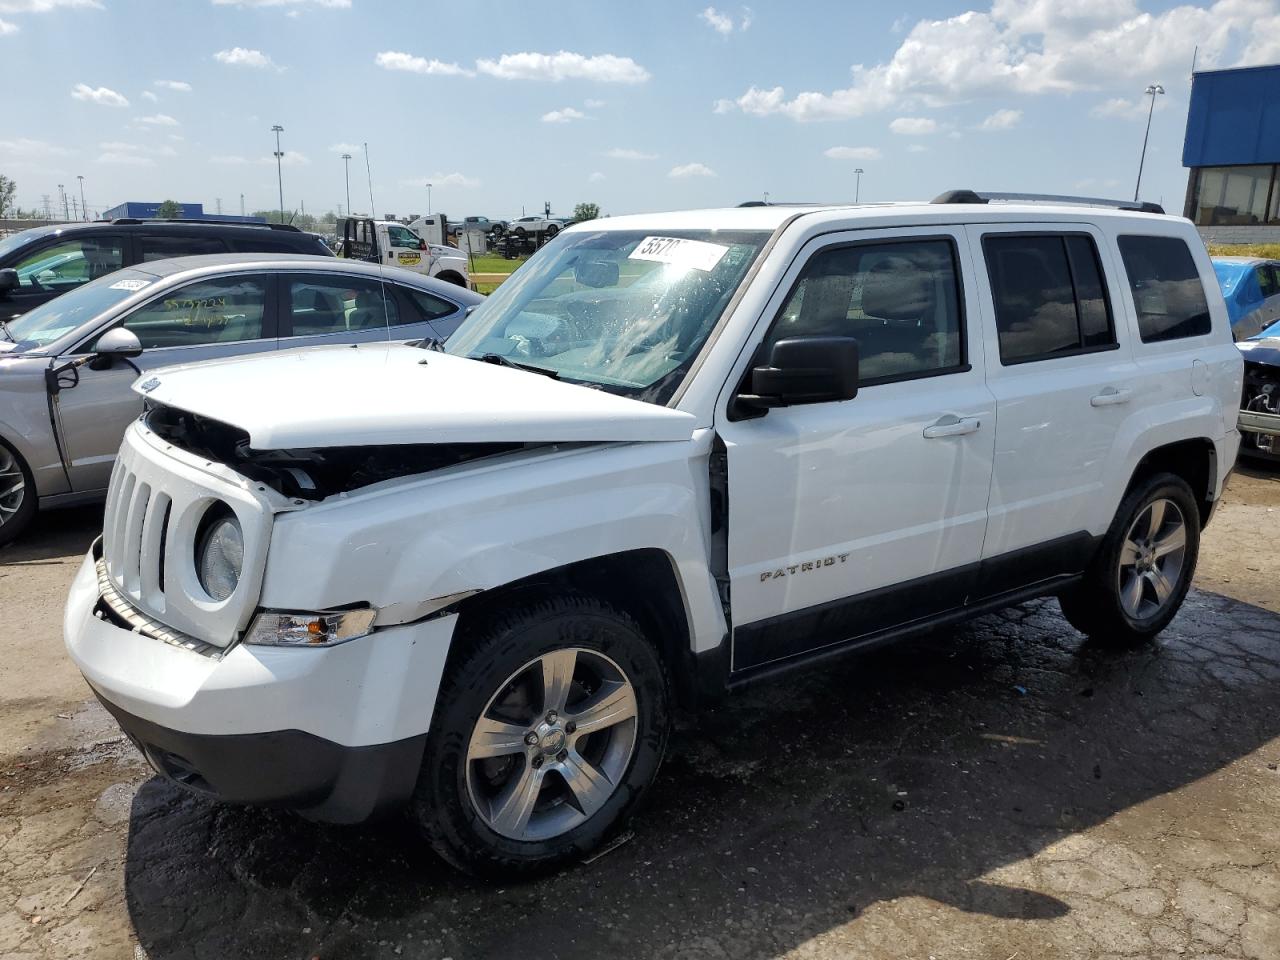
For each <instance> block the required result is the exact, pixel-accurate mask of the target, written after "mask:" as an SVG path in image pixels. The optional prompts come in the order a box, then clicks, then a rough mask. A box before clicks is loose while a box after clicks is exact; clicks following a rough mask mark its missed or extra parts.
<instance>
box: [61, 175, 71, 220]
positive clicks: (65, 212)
mask: <svg viewBox="0 0 1280 960" xmlns="http://www.w3.org/2000/svg"><path fill="white" fill-rule="evenodd" d="M58 196H60V197H61V198H62V219H63V220H70V219H71V210H70V209H69V208H68V207H67V189H66V187H64V186H63V185H62V184H58Z"/></svg>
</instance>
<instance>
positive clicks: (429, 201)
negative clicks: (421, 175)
mask: <svg viewBox="0 0 1280 960" xmlns="http://www.w3.org/2000/svg"><path fill="white" fill-rule="evenodd" d="M427 216H428V217H429V216H431V184H429V183H428V184H427Z"/></svg>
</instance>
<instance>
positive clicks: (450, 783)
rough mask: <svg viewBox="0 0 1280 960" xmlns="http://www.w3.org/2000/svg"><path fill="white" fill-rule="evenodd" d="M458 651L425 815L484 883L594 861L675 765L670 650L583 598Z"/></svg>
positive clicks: (500, 617)
mask: <svg viewBox="0 0 1280 960" xmlns="http://www.w3.org/2000/svg"><path fill="white" fill-rule="evenodd" d="M458 642H462V643H464V644H465V645H464V646H462V648H461V651H460V653H461V655H460V656H458V657H457V658H456V659H455V660H454V662H452V663H451V664H450V666H449V669H448V670H447V672H446V675H445V677H444V679H443V681H442V682H441V684H440V690H439V693H438V695H437V699H436V712H435V717H434V719H433V721H432V725H431V734H430V736H429V737H428V739H427V746H426V750H425V752H424V755H423V762H422V770H421V772H420V774H419V777H418V784H417V787H416V788H415V791H414V796H413V801H412V805H411V811H412V815H413V817H414V819H415V820H416V821H417V823H418V825H419V827H420V828H421V830H422V832H423V833H424V834H425V836H426V838H427V840H428V841H429V842H430V843H431V845H432V847H433V848H434V849H435V850H436V852H437V853H439V854H440V856H441V857H443V858H444V859H445V860H447V861H448V862H449V863H451V864H453V865H454V866H456V867H458V868H459V869H461V870H463V871H464V872H466V873H470V874H473V875H475V876H482V877H491V878H504V879H510V878H512V877H515V876H523V875H529V874H533V873H538V872H542V871H545V870H549V869H552V868H555V867H557V866H560V865H561V864H564V863H566V862H568V861H571V860H575V859H579V858H581V857H582V856H583V855H584V854H585V853H587V852H588V851H589V850H591V849H592V848H594V847H596V846H598V845H599V844H600V843H601V841H602V840H604V839H605V838H606V837H607V836H608V835H609V834H610V833H611V832H612V831H613V830H614V829H615V828H617V827H618V825H620V824H621V823H622V822H623V821H624V820H625V819H626V818H627V817H628V816H629V815H630V814H631V812H632V811H633V810H634V809H635V806H636V804H637V803H638V802H639V800H640V798H641V796H642V794H643V793H644V791H645V789H646V788H647V787H648V786H649V784H650V783H651V782H652V781H653V779H654V776H655V775H656V773H657V770H658V766H659V764H660V763H661V761H662V755H663V752H664V751H665V749H666V743H667V734H668V728H669V726H670V706H669V702H670V695H669V689H668V682H667V676H666V671H665V670H664V669H663V665H662V662H661V660H660V659H659V657H658V654H657V651H656V650H655V649H654V647H653V646H652V645H651V644H650V643H649V642H648V640H646V639H645V636H644V634H643V632H642V631H641V629H640V627H639V625H638V624H637V623H636V622H635V621H634V620H633V619H632V618H631V617H630V616H629V615H627V614H626V613H624V612H622V611H620V610H617V609H615V608H613V607H612V606H610V605H608V604H606V603H604V602H602V601H600V600H596V599H594V598H590V597H582V596H574V595H569V596H558V597H553V598H550V599H547V600H542V601H537V602H532V603H528V604H526V605H523V606H520V607H516V608H513V609H511V610H507V611H503V612H501V613H498V614H497V615H496V616H494V617H492V618H491V619H488V620H487V621H485V622H484V623H482V624H479V625H477V626H476V627H474V628H473V629H472V630H470V631H469V632H468V633H467V634H466V635H465V636H464V637H462V638H459V641H458ZM588 727H589V729H588ZM580 728H581V729H580Z"/></svg>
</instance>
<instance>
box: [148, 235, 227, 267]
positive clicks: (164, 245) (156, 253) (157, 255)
mask: <svg viewBox="0 0 1280 960" xmlns="http://www.w3.org/2000/svg"><path fill="white" fill-rule="evenodd" d="M137 243H138V255H139V256H140V257H141V258H142V262H143V263H147V262H148V261H150V260H167V259H168V258H169V257H196V256H199V255H200V254H202V253H226V252H227V245H226V244H225V243H223V242H222V241H221V240H218V239H216V238H214V237H164V236H156V235H154V234H145V233H144V234H143V235H142V236H140V237H138V240H137Z"/></svg>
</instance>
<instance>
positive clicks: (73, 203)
mask: <svg viewBox="0 0 1280 960" xmlns="http://www.w3.org/2000/svg"><path fill="white" fill-rule="evenodd" d="M71 213H72V219H73V220H79V219H80V211H79V210H77V209H76V198H75V197H72V198H71Z"/></svg>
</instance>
